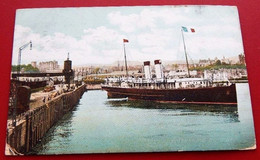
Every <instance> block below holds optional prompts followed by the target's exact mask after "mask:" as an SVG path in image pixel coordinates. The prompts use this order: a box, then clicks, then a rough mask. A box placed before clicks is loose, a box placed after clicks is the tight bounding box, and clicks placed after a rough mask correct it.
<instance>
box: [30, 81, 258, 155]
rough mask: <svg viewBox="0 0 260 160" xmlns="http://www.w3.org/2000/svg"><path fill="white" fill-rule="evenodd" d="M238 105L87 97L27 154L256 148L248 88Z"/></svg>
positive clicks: (102, 93) (93, 94)
mask: <svg viewBox="0 0 260 160" xmlns="http://www.w3.org/2000/svg"><path fill="white" fill-rule="evenodd" d="M237 90H238V106H237V107H234V106H220V105H191V104H185V105H180V104H166V103H155V102H148V101H120V100H116V101H115V100H110V99H107V95H106V92H105V91H100V90H99V91H88V92H86V93H85V94H84V95H83V97H82V99H81V100H80V104H78V106H76V108H75V109H74V110H73V111H72V112H71V113H69V114H67V115H65V116H64V117H63V119H62V120H61V121H60V122H58V123H57V124H56V125H55V126H54V127H53V128H51V129H50V130H49V132H48V133H47V134H46V136H45V137H44V138H43V139H42V141H41V142H39V143H38V144H37V146H36V147H34V148H33V150H32V152H30V153H29V154H64V153H66V154H70V153H107V152H152V151H157V152H158V151H180V150H181V151H198V150H235V149H243V148H248V147H252V146H253V145H254V144H255V137H254V127H253V120H252V112H251V105H250V97H249V94H248V93H249V91H248V85H247V84H241V85H238V86H237Z"/></svg>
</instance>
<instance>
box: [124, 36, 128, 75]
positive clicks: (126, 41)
mask: <svg viewBox="0 0 260 160" xmlns="http://www.w3.org/2000/svg"><path fill="white" fill-rule="evenodd" d="M125 43H128V40H127V39H123V46H124V57H125V72H126V77H127V79H128V70H127V60H126V51H125Z"/></svg>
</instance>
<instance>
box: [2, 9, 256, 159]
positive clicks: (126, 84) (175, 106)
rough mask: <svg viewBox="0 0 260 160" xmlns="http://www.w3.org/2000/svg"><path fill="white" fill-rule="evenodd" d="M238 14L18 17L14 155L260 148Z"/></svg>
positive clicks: (21, 13) (26, 13)
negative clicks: (259, 146) (256, 136)
mask: <svg viewBox="0 0 260 160" xmlns="http://www.w3.org/2000/svg"><path fill="white" fill-rule="evenodd" d="M245 55H246V54H245V53H244V49H243V43H242V36H241V30H240V23H239V16H238V10H237V8H236V7H234V6H135V7H86V8H83V7H82V8H41V9H36V8H35V9H19V10H17V11H16V21H15V31H14V42H13V56H12V73H11V86H10V99H9V112H8V121H7V137H6V149H5V153H6V155H50V154H79V153H119V152H120V153H125V152H169V151H170V152H178V151H211V150H249V149H255V148H256V141H255V132H254V123H253V117H252V108H251V101H250V92H249V86H248V79H247V70H246V63H245Z"/></svg>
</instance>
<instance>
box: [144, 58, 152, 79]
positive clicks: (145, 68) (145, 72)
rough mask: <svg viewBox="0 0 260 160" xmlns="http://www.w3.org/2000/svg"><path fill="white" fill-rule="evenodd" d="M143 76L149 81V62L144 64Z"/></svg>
mask: <svg viewBox="0 0 260 160" xmlns="http://www.w3.org/2000/svg"><path fill="white" fill-rule="evenodd" d="M144 76H145V79H151V78H152V77H151V67H150V61H145V62H144Z"/></svg>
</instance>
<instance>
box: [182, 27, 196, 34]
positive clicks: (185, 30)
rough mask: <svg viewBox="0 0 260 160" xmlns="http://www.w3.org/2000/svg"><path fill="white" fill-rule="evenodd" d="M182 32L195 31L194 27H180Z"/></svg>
mask: <svg viewBox="0 0 260 160" xmlns="http://www.w3.org/2000/svg"><path fill="white" fill-rule="evenodd" d="M181 28H182V31H183V32H191V33H195V29H194V28H189V29H188V28H187V27H183V26H182V27H181Z"/></svg>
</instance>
